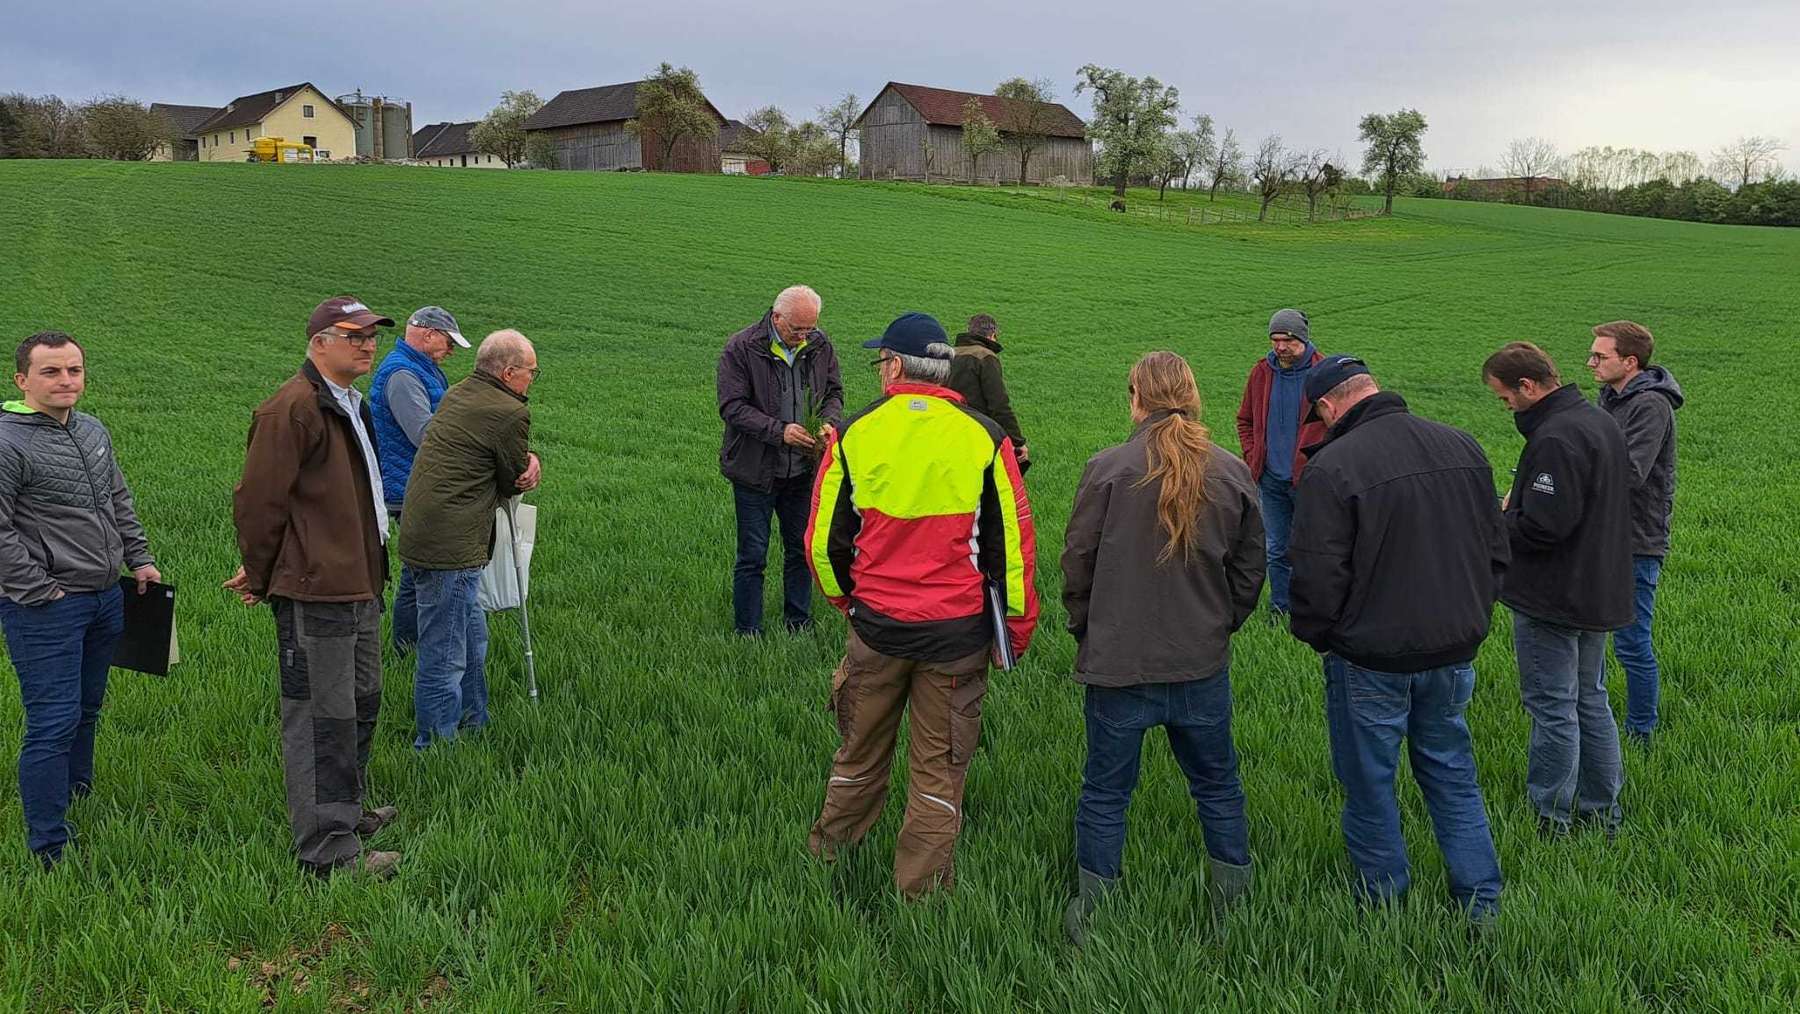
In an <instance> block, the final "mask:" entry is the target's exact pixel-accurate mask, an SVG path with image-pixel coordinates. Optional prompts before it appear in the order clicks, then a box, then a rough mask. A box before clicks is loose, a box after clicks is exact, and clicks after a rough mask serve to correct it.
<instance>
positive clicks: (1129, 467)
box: [1062, 352, 1264, 945]
mask: <svg viewBox="0 0 1800 1014" xmlns="http://www.w3.org/2000/svg"><path fill="white" fill-rule="evenodd" d="M1128 393H1129V396H1130V409H1131V419H1132V422H1133V423H1134V424H1135V426H1136V429H1135V430H1134V431H1133V433H1132V436H1131V439H1130V440H1128V441H1126V442H1125V443H1123V444H1120V445H1118V446H1116V447H1110V448H1108V449H1106V450H1103V451H1101V452H1100V453H1098V454H1096V455H1094V457H1093V458H1092V459H1090V460H1089V461H1088V464H1087V470H1086V471H1085V472H1083V473H1082V477H1081V486H1080V488H1079V489H1078V490H1077V491H1076V494H1075V508H1074V512H1073V515H1072V516H1071V517H1070V519H1069V526H1068V530H1067V536H1066V539H1067V541H1066V544H1065V546H1064V548H1063V556H1062V568H1063V604H1064V606H1065V607H1067V610H1068V614H1069V631H1070V633H1072V634H1074V635H1075V639H1076V641H1077V642H1078V644H1079V648H1078V649H1077V652H1076V656H1075V679H1076V681H1077V682H1080V683H1082V684H1084V685H1085V686H1086V688H1087V689H1086V698H1087V699H1086V704H1085V714H1086V725H1087V746H1088V752H1087V762H1086V770H1085V773H1084V775H1083V778H1082V787H1081V802H1080V805H1079V806H1078V808H1077V810H1076V815H1075V856H1076V861H1077V864H1078V865H1079V867H1080V870H1079V877H1080V886H1079V892H1078V894H1077V896H1076V898H1075V899H1074V900H1073V901H1072V902H1070V904H1069V908H1068V911H1067V913H1065V917H1064V924H1065V927H1066V928H1067V929H1068V932H1069V935H1070V937H1071V938H1072V939H1073V940H1074V941H1075V942H1076V944H1077V945H1079V944H1081V943H1082V942H1083V941H1084V939H1085V937H1086V931H1087V923H1088V919H1089V917H1090V916H1091V915H1092V914H1093V911H1094V908H1095V906H1096V905H1098V903H1099V902H1100V899H1101V898H1103V897H1104V896H1105V895H1106V894H1107V893H1108V892H1109V891H1110V890H1111V889H1112V888H1113V887H1115V886H1116V885H1117V884H1118V881H1119V876H1120V859H1121V856H1122V855H1123V853H1124V848H1125V808H1126V806H1127V804H1129V803H1130V801H1131V794H1132V790H1133V789H1135V788H1136V786H1137V779H1138V760H1139V753H1140V749H1141V747H1142V744H1143V738H1144V732H1145V730H1147V729H1149V728H1152V727H1154V726H1158V725H1160V726H1163V727H1164V728H1165V729H1166V730H1167V732H1168V736H1169V746H1170V748H1171V749H1173V750H1174V752H1175V760H1176V763H1177V764H1179V765H1180V767H1181V770H1182V772H1183V774H1185V775H1186V776H1187V779H1188V789H1189V792H1190V793H1191V794H1192V796H1193V798H1194V803H1195V807H1196V810H1197V812H1198V814H1199V817H1200V825H1201V830H1202V832H1203V835H1204V837H1205V840H1206V850H1207V853H1208V856H1209V867H1210V869H1209V871H1208V876H1207V879H1206V893H1207V899H1208V903H1209V905H1210V907H1211V909H1212V911H1213V915H1214V918H1215V920H1218V919H1222V918H1223V916H1224V914H1225V911H1226V910H1227V909H1228V908H1229V907H1230V905H1231V904H1232V903H1233V902H1235V901H1236V900H1238V899H1239V898H1241V897H1243V895H1244V894H1246V893H1247V892H1248V891H1249V889H1250V840H1249V832H1248V826H1247V824H1246V823H1245V820H1244V792H1243V787H1242V786H1241V784H1240V783H1239V781H1238V771H1237V750H1236V748H1235V747H1234V746H1233V744H1232V739H1231V677H1230V670H1231V635H1232V633H1233V632H1234V631H1236V630H1237V628H1238V627H1239V626H1241V625H1242V624H1243V622H1244V620H1245V619H1246V618H1247V617H1248V616H1249V615H1250V613H1251V611H1252V610H1253V609H1255V608H1256V601H1257V597H1258V596H1259V595H1260V594H1261V592H1262V584H1263V570H1264V551H1263V527H1262V511H1261V507H1260V505H1259V501H1258V494H1257V488H1256V483H1255V482H1254V481H1252V480H1251V478H1250V469H1249V468H1248V467H1247V466H1245V464H1244V463H1243V462H1242V461H1240V460H1239V459H1238V458H1237V457H1236V456H1235V455H1233V454H1231V453H1230V452H1229V451H1226V450H1225V449H1223V448H1221V447H1219V446H1218V445H1217V444H1214V443H1213V442H1212V440H1211V438H1210V437H1209V436H1208V433H1207V429H1206V425H1205V424H1204V423H1202V422H1201V421H1200V391H1199V388H1198V386H1197V385H1196V384H1195V383H1194V373H1193V370H1191V369H1190V368H1189V367H1188V364H1187V361H1186V360H1184V359H1182V358H1181V357H1180V356H1178V355H1176V354H1174V353H1173V352H1152V353H1150V354H1149V355H1146V356H1144V357H1143V358H1142V359H1140V360H1138V362H1137V365H1135V366H1133V367H1132V368H1131V377H1130V384H1129V392H1128Z"/></svg>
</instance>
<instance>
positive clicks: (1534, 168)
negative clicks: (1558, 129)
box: [1500, 137, 1562, 204]
mask: <svg viewBox="0 0 1800 1014" xmlns="http://www.w3.org/2000/svg"><path fill="white" fill-rule="evenodd" d="M1561 165H1562V156H1560V155H1558V154H1557V152H1556V145H1554V144H1551V143H1550V142H1549V141H1546V140H1544V139H1543V138H1541V137H1517V138H1514V139H1513V141H1512V143H1511V144H1508V145H1507V146H1506V154H1505V155H1502V156H1501V157H1500V169H1501V171H1502V172H1505V173H1506V175H1508V176H1511V177H1513V178H1514V179H1517V180H1518V181H1519V182H1520V184H1521V185H1522V186H1523V187H1524V190H1525V203H1526V204H1530V203H1531V188H1532V184H1534V183H1536V182H1537V181H1538V180H1541V179H1544V178H1546V177H1549V176H1552V175H1555V173H1556V172H1557V171H1558V168H1559V167H1560V166H1561Z"/></svg>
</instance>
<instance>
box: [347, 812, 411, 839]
mask: <svg viewBox="0 0 1800 1014" xmlns="http://www.w3.org/2000/svg"><path fill="white" fill-rule="evenodd" d="M398 816H400V811H399V809H397V808H396V807H392V806H381V807H377V808H375V809H373V810H364V811H363V812H362V819H360V820H358V821H357V822H356V835H357V837H359V838H368V837H370V836H372V835H373V834H375V832H377V831H379V830H381V829H382V828H384V827H386V826H388V825H389V824H392V823H393V822H394V818H395V817H398Z"/></svg>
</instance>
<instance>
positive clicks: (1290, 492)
mask: <svg viewBox="0 0 1800 1014" xmlns="http://www.w3.org/2000/svg"><path fill="white" fill-rule="evenodd" d="M1257 485H1258V487H1259V488H1260V489H1261V490H1262V516H1263V548H1264V549H1265V550H1267V552H1268V558H1269V608H1270V609H1274V610H1276V611H1278V612H1283V613H1285V612H1287V611H1288V581H1289V579H1290V578H1292V577H1293V574H1294V568H1293V566H1292V565H1291V564H1289V563H1288V529H1289V528H1291V527H1293V524H1294V482H1293V480H1292V479H1277V478H1276V477H1275V475H1274V473H1272V472H1270V471H1269V470H1268V469H1267V468H1264V469H1263V474H1262V480H1261V481H1260V482H1259V483H1258V484H1257Z"/></svg>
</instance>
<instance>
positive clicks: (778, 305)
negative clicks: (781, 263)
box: [775, 285, 824, 317]
mask: <svg viewBox="0 0 1800 1014" xmlns="http://www.w3.org/2000/svg"><path fill="white" fill-rule="evenodd" d="M823 306H824V302H823V301H822V300H820V299H819V294H818V293H817V292H814V291H813V290H812V286H810V285H790V286H788V287H787V288H785V289H782V290H781V293H780V294H779V295H777V296H776V297H775V312H776V313H779V314H781V315H782V316H783V317H790V316H793V314H794V313H795V312H797V311H799V310H801V309H803V308H804V309H810V310H812V311H813V312H814V313H818V312H819V310H820V308H821V307H823Z"/></svg>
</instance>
